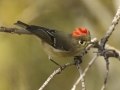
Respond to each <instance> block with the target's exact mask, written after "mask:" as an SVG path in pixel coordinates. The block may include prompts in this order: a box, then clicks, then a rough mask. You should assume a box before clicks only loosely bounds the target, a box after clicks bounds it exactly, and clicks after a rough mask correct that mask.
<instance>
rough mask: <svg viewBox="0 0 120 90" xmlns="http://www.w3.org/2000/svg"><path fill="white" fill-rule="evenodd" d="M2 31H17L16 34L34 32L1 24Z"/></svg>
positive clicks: (0, 29) (0, 30)
mask: <svg viewBox="0 0 120 90" xmlns="http://www.w3.org/2000/svg"><path fill="white" fill-rule="evenodd" d="M0 32H6V33H16V34H32V33H30V32H29V31H27V30H25V29H23V28H7V27H3V26H0Z"/></svg>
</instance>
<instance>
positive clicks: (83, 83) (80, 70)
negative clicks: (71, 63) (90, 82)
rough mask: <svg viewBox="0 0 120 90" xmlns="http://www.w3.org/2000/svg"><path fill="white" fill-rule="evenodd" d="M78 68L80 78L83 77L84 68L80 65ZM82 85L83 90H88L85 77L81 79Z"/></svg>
mask: <svg viewBox="0 0 120 90" xmlns="http://www.w3.org/2000/svg"><path fill="white" fill-rule="evenodd" d="M76 67H77V69H78V71H79V73H80V76H81V75H82V73H83V72H82V68H81V67H80V65H79V64H77V65H76ZM81 84H82V90H86V88H85V80H84V77H83V78H82V79H81Z"/></svg>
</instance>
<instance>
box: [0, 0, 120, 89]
mask: <svg viewBox="0 0 120 90" xmlns="http://www.w3.org/2000/svg"><path fill="white" fill-rule="evenodd" d="M119 4H120V0H0V26H5V27H16V26H14V25H13V24H14V23H15V22H16V21H17V20H21V21H23V22H25V23H28V24H33V25H40V26H44V27H48V28H52V29H58V30H63V31H66V32H72V31H73V30H74V29H75V28H76V27H86V28H87V29H88V30H90V32H91V37H92V38H94V37H97V38H98V39H99V40H100V39H101V38H102V37H103V35H104V34H105V33H106V31H107V29H108V27H109V26H110V24H111V21H112V19H113V17H114V15H115V13H116V11H117V9H118V7H119ZM119 30H120V23H119V24H118V25H117V26H116V30H115V31H114V33H113V35H112V36H111V37H110V39H109V41H108V43H109V44H110V45H112V46H114V47H115V48H117V49H120V40H119V38H120V37H119V35H120V31H119ZM93 51H96V50H95V49H92V50H91V51H89V52H88V54H87V55H85V56H84V57H83V63H82V64H81V67H82V68H83V69H85V67H86V66H87V64H88V62H89V61H90V60H91V59H92V57H93V56H94V53H93ZM53 59H54V60H55V61H56V62H58V63H59V64H61V65H63V64H65V63H67V62H70V61H72V60H73V58H53ZM57 68H58V66H56V65H55V64H53V63H52V62H50V61H49V60H48V57H47V54H46V53H45V52H44V51H43V49H42V47H41V44H40V42H39V40H38V39H37V38H36V37H35V36H34V35H18V34H10V33H3V32H0V90H38V89H39V87H40V86H41V85H42V84H43V83H44V81H45V80H46V79H47V77H48V76H49V75H50V74H51V73H52V72H53V71H54V70H55V69H57ZM105 68H106V67H105V61H104V59H103V58H102V57H99V59H97V60H96V62H95V63H94V64H93V65H92V67H91V69H90V70H89V71H88V72H87V75H86V76H85V82H86V88H87V89H88V90H100V88H101V87H102V85H103V81H104V76H105ZM119 68H120V62H119V61H118V60H117V59H114V58H111V59H110V71H109V77H108V84H107V89H106V90H120V69H119ZM78 77H79V73H78V70H77V69H76V67H75V66H71V67H69V68H67V69H65V70H64V71H63V72H62V73H61V74H59V75H57V76H55V77H54V78H53V79H52V81H51V82H50V83H49V84H48V85H47V87H45V89H44V90H70V89H71V87H72V85H73V84H74V83H75V81H76V80H77V78H78ZM76 90H81V83H80V84H79V85H78V87H77V89H76Z"/></svg>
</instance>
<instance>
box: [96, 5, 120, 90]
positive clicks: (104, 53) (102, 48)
mask: <svg viewBox="0 0 120 90" xmlns="http://www.w3.org/2000/svg"><path fill="white" fill-rule="evenodd" d="M119 20H120V7H119V8H118V10H117V13H116V15H115V17H114V19H113V21H112V24H111V26H110V27H109V29H108V31H107V33H106V35H105V36H104V37H103V38H102V39H101V43H100V47H99V48H98V53H99V54H101V56H104V58H105V60H106V75H105V79H104V85H103V87H102V89H101V90H105V88H106V84H107V78H108V72H109V60H108V58H109V57H115V58H118V59H120V56H119V54H118V53H117V52H116V51H115V50H112V51H113V52H111V50H105V44H106V42H107V41H108V39H109V37H110V36H111V34H112V32H113V31H114V29H115V26H116V25H117V24H118V21H119ZM109 51H110V52H109Z"/></svg>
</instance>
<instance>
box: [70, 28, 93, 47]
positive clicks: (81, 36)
mask: <svg viewBox="0 0 120 90" xmlns="http://www.w3.org/2000/svg"><path fill="white" fill-rule="evenodd" d="M72 37H74V38H75V39H76V40H77V41H78V43H79V44H80V45H83V46H86V45H87V42H89V41H90V40H91V36H90V32H89V31H88V30H87V29H86V28H76V29H75V30H74V31H73V33H72Z"/></svg>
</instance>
